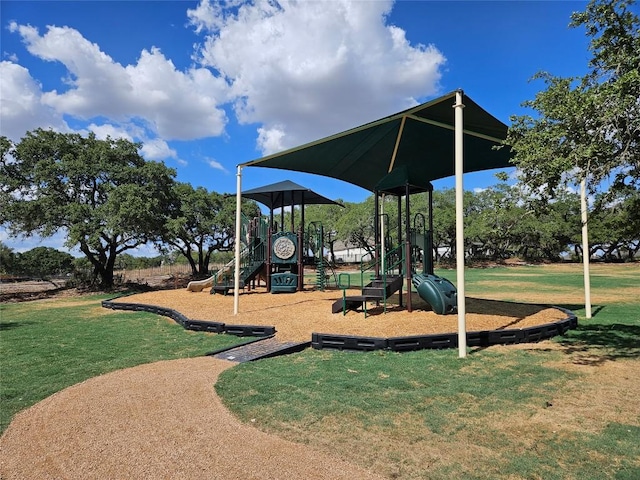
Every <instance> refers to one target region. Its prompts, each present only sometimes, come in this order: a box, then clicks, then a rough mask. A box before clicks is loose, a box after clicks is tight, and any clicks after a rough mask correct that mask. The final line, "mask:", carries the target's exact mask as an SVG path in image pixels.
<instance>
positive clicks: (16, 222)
mask: <svg viewBox="0 0 640 480" xmlns="http://www.w3.org/2000/svg"><path fill="white" fill-rule="evenodd" d="M0 148H1V149H2V150H1V153H2V157H1V160H0V184H1V185H2V187H1V190H0V205H1V207H2V208H0V223H2V224H6V225H8V226H9V230H10V231H11V232H12V233H20V234H26V235H31V234H38V235H41V236H44V237H47V236H51V235H53V234H55V233H57V232H58V231H60V230H63V231H65V232H66V238H67V240H66V245H67V246H69V247H71V246H77V247H78V248H79V249H80V251H81V252H82V253H83V254H84V255H85V256H86V258H87V259H88V260H89V261H90V262H91V265H92V266H93V268H94V272H95V274H96V275H97V276H98V277H99V278H100V281H101V284H102V286H103V287H107V288H109V287H111V286H112V285H113V269H114V264H115V261H116V256H117V255H118V254H120V253H122V252H124V251H127V250H131V249H134V248H136V247H138V246H140V245H143V244H145V243H147V242H149V241H152V240H155V239H156V238H157V235H158V233H159V232H161V231H162V216H161V215H158V212H162V211H165V210H167V209H168V202H169V200H170V198H171V197H170V193H171V186H172V185H173V182H174V180H173V178H174V176H175V172H174V171H173V170H172V169H169V168H167V167H166V166H165V165H164V164H161V163H157V162H149V161H146V160H145V159H144V158H142V157H141V156H140V154H139V153H138V148H139V145H138V144H135V143H132V142H130V141H128V140H124V139H118V140H113V139H110V138H107V139H106V140H99V139H97V138H96V137H95V135H94V134H89V135H88V136H87V137H83V136H81V135H79V134H72V133H58V132H54V131H51V130H42V129H37V130H34V131H32V132H28V133H27V134H26V136H25V137H24V138H22V140H21V141H20V142H19V143H18V144H16V145H13V144H12V142H11V141H10V140H8V139H6V138H2V139H1V140H0Z"/></svg>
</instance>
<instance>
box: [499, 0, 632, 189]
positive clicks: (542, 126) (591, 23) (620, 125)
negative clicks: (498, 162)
mask: <svg viewBox="0 0 640 480" xmlns="http://www.w3.org/2000/svg"><path fill="white" fill-rule="evenodd" d="M633 3H634V2H633V1H628V0H592V1H591V2H590V3H589V4H588V5H587V8H586V10H585V11H584V12H582V13H574V14H573V15H572V21H571V24H570V26H572V27H578V26H585V28H586V33H587V36H589V37H590V38H591V41H590V46H589V50H590V52H591V54H592V58H591V60H590V62H589V67H590V69H591V70H590V71H589V73H588V74H587V75H585V76H583V77H576V78H560V77H555V76H553V75H551V74H549V73H546V72H540V73H538V74H536V75H535V76H534V78H535V79H541V80H543V81H544V82H545V84H546V89H545V90H543V91H542V92H539V93H538V94H537V95H536V97H535V99H534V100H530V101H526V102H524V104H523V105H524V106H526V107H530V108H531V109H533V110H534V111H535V112H536V116H535V117H533V116H530V115H524V116H514V117H512V118H511V121H512V126H511V127H510V128H509V132H508V135H507V139H506V142H505V143H506V144H507V145H510V146H511V147H512V149H513V152H514V162H515V164H516V165H517V166H518V167H519V168H520V169H521V179H522V180H523V181H524V182H525V183H526V184H527V185H529V186H530V187H531V189H532V191H534V192H536V193H537V194H540V195H541V196H542V197H543V200H544V198H546V197H550V196H553V195H554V194H555V192H556V191H557V189H558V187H562V186H564V185H566V184H571V183H572V184H577V183H579V182H580V181H581V180H583V179H585V178H587V177H589V187H590V190H591V191H594V190H595V189H596V187H597V186H599V185H600V184H601V182H602V181H603V180H606V179H610V178H612V179H613V182H612V189H613V190H615V189H618V188H624V187H625V186H635V187H636V188H637V187H638V186H639V185H640V101H639V99H640V72H639V68H640V67H639V65H640V33H639V28H638V27H639V25H640V22H639V20H638V17H637V16H636V15H634V14H633V12H632V11H631V8H630V6H631V5H632V4H633Z"/></svg>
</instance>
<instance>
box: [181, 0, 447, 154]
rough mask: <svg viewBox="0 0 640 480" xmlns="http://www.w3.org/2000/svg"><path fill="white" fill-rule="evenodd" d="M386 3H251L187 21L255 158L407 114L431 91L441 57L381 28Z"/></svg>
mask: <svg viewBox="0 0 640 480" xmlns="http://www.w3.org/2000/svg"><path fill="white" fill-rule="evenodd" d="M391 7H392V2H391V1H388V0H386V1H375V2H366V1H349V0H335V1H331V2H320V1H318V2H296V1H287V0H283V1H280V2H278V3H275V2H268V1H256V2H255V3H244V4H242V5H241V6H239V7H237V6H235V5H234V6H232V7H231V8H223V7H221V5H220V4H218V3H211V1H210V0H202V2H201V3H200V5H199V6H198V8H197V9H195V10H189V12H188V14H189V17H190V20H191V23H192V25H194V26H195V27H196V30H197V31H199V32H200V31H208V33H209V36H208V37H207V38H206V39H205V41H204V43H203V45H202V47H201V49H200V52H199V53H200V57H199V59H200V61H201V62H202V64H203V65H205V66H209V67H211V68H214V69H215V70H216V71H218V72H220V73H221V75H223V76H224V78H226V80H227V81H228V83H229V84H230V85H231V88H232V93H233V95H234V96H235V104H234V106H235V112H236V115H237V117H238V120H239V121H240V122H241V123H245V124H248V123H254V122H255V123H260V124H262V126H261V127H259V134H258V146H259V148H260V149H261V150H262V151H263V153H272V152H273V151H275V150H278V149H282V148H286V147H291V146H294V145H296V144H300V143H304V142H306V141H310V140H313V139H315V138H318V137H319V136H322V135H328V134H331V133H335V132H338V131H340V130H343V129H345V128H349V127H353V126H356V125H357V124H359V123H362V122H365V121H369V120H373V119H375V118H378V117H380V116H382V115H387V114H391V113H394V112H395V111H397V110H399V109H403V108H408V107H410V106H412V105H414V104H415V103H417V99H418V98H421V97H425V96H429V95H434V94H436V93H437V92H438V82H439V79H440V76H441V73H440V68H441V67H442V66H443V64H444V62H445V58H444V56H443V55H442V54H441V53H440V52H439V51H438V50H437V49H436V48H435V47H434V46H431V45H429V46H424V45H411V44H410V42H409V41H408V40H407V39H406V36H405V32H404V31H403V30H402V29H400V28H398V27H395V26H389V25H387V24H386V16H387V15H388V13H389V12H390V10H391Z"/></svg>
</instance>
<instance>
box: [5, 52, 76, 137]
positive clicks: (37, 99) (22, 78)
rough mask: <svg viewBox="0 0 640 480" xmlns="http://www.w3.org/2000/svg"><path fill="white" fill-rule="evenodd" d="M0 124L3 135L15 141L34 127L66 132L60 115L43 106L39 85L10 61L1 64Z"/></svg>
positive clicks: (25, 70) (26, 71) (20, 67)
mask: <svg viewBox="0 0 640 480" xmlns="http://www.w3.org/2000/svg"><path fill="white" fill-rule="evenodd" d="M0 124H1V125H2V132H1V133H2V135H4V136H6V137H9V138H11V139H13V140H16V141H17V140H19V139H20V138H21V137H22V136H23V135H24V134H25V133H26V132H27V131H28V130H31V129H33V128H36V127H42V128H53V129H56V130H59V131H66V130H67V125H66V123H65V122H64V120H63V117H62V114H60V113H59V112H56V110H55V109H54V108H52V107H50V106H48V105H46V104H45V103H44V102H43V100H42V88H41V85H40V84H39V83H38V82H37V81H36V80H34V79H33V78H32V77H31V75H30V74H29V71H28V70H27V69H26V68H24V67H22V66H21V65H18V64H16V63H13V62H10V61H3V62H0Z"/></svg>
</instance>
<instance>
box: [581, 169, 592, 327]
mask: <svg viewBox="0 0 640 480" xmlns="http://www.w3.org/2000/svg"><path fill="white" fill-rule="evenodd" d="M580 213H581V214H582V264H583V266H584V310H585V316H586V317H587V318H591V276H590V274H589V227H588V225H587V179H586V178H583V179H582V181H581V182H580Z"/></svg>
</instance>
